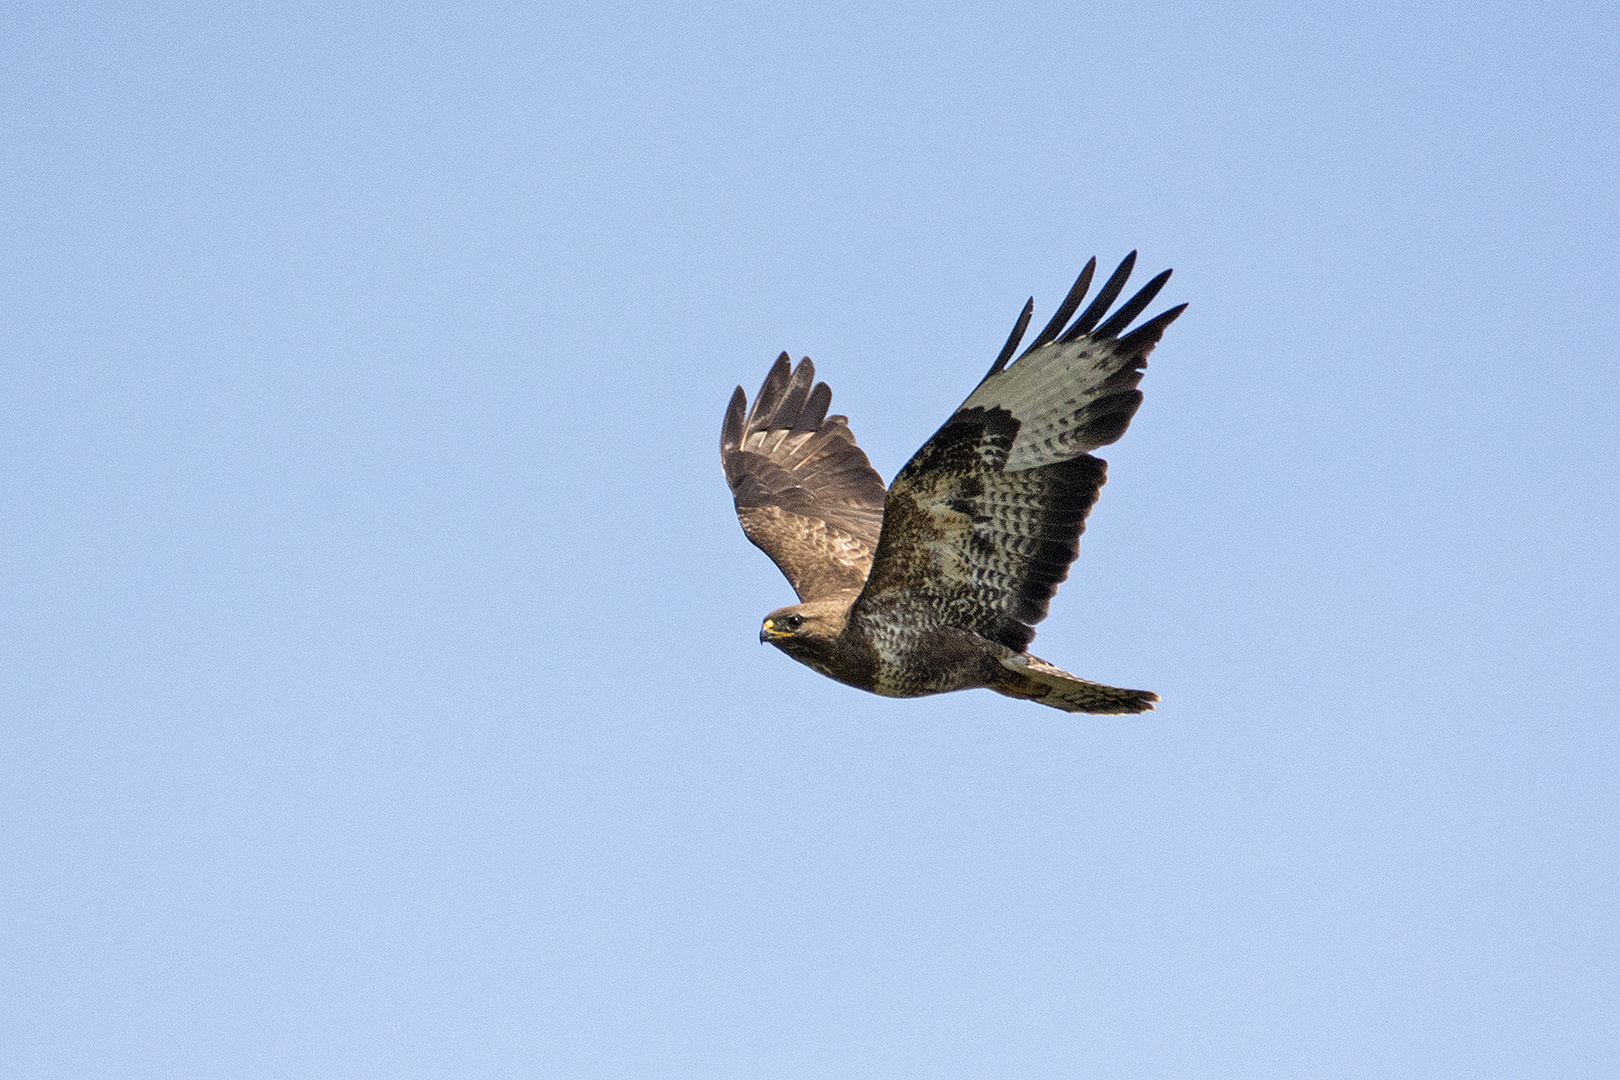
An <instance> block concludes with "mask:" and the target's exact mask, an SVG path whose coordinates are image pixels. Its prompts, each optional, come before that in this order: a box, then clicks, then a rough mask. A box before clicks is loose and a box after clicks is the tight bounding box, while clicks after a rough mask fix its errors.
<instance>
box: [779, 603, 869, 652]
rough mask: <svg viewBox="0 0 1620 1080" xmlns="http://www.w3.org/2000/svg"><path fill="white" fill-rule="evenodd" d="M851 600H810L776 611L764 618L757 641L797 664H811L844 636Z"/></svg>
mask: <svg viewBox="0 0 1620 1080" xmlns="http://www.w3.org/2000/svg"><path fill="white" fill-rule="evenodd" d="M851 599H852V597H838V598H834V599H827V600H812V601H810V602H809V603H804V604H794V605H793V606H792V607H785V608H778V609H776V610H775V611H773V612H771V613H770V614H769V615H767V616H765V622H764V623H763V624H762V625H761V626H760V628H759V640H760V641H763V642H769V643H770V644H772V645H775V646H776V647H777V648H778V649H781V650H782V651H783V652H785V653H787V654H788V655H789V656H791V657H793V658H794V659H796V660H802V661H804V662H805V663H810V664H813V663H814V662H815V660H817V659H819V658H820V657H821V656H822V655H823V654H824V653H828V652H830V651H831V650H832V649H833V648H834V647H835V646H836V644H837V641H838V635H839V634H842V633H843V632H844V620H845V617H846V616H847V615H848V614H849V603H850V600H851Z"/></svg>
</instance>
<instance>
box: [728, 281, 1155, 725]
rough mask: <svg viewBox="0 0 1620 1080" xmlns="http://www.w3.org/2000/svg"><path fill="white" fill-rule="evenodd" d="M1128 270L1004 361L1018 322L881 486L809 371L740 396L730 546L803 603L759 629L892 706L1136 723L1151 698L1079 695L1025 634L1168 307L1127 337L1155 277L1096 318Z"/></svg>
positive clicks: (1136, 402) (1080, 291)
mask: <svg viewBox="0 0 1620 1080" xmlns="http://www.w3.org/2000/svg"><path fill="white" fill-rule="evenodd" d="M1135 264H1136V252H1134V251H1133V252H1131V253H1130V254H1129V255H1128V256H1126V257H1125V261H1124V262H1122V263H1120V265H1119V269H1117V270H1115V271H1114V273H1113V275H1112V276H1111V277H1109V279H1108V281H1107V282H1106V283H1105V284H1104V285H1103V287H1102V291H1101V292H1099V293H1098V294H1097V297H1096V299H1094V300H1093V301H1092V302H1091V303H1090V304H1089V305H1088V306H1087V307H1086V309H1085V311H1083V312H1081V313H1080V316H1079V318H1077V319H1075V320H1074V322H1073V323H1070V322H1069V319H1070V317H1071V316H1073V315H1074V313H1075V311H1076V310H1078V309H1079V307H1080V304H1081V303H1082V302H1083V301H1084V300H1085V296H1086V292H1087V290H1088V289H1089V288H1090V286H1091V277H1092V274H1093V273H1094V272H1095V270H1096V268H1097V260H1096V259H1092V260H1091V261H1090V262H1088V263H1086V268H1085V269H1084V270H1082V271H1081V272H1080V277H1079V278H1078V279H1077V280H1076V281H1075V283H1074V288H1073V289H1071V290H1069V295H1068V297H1067V298H1065V299H1064V301H1063V303H1062V304H1061V305H1059V306H1058V310H1057V314H1056V315H1054V316H1053V317H1052V321H1051V322H1049V323H1047V324H1046V329H1044V330H1042V331H1041V332H1040V333H1039V334H1037V335H1036V336H1035V339H1034V341H1032V342H1031V343H1030V345H1029V348H1027V349H1025V350H1024V351H1023V353H1022V354H1020V355H1019V357H1018V359H1017V360H1016V361H1014V362H1013V363H1011V364H1009V363H1008V361H1009V360H1011V359H1012V355H1013V352H1014V351H1015V350H1016V349H1017V348H1018V345H1019V343H1020V342H1021V341H1022V340H1023V337H1024V331H1025V330H1026V329H1028V327H1029V317H1030V315H1031V314H1032V313H1033V312H1034V310H1035V304H1034V300H1033V299H1031V301H1030V302H1029V303H1028V304H1026V305H1024V311H1023V314H1021V315H1020V316H1019V317H1018V323H1017V325H1016V326H1014V327H1013V331H1012V334H1011V335H1010V336H1009V337H1008V338H1007V344H1006V345H1005V346H1003V347H1002V350H1001V354H1000V355H999V356H997V357H996V361H995V363H994V364H992V365H990V371H989V374H987V375H985V377H984V379H983V380H982V381H981V382H980V383H979V385H978V387H977V388H976V389H975V390H974V391H973V393H971V394H969V395H968V398H967V400H966V401H964V402H962V405H961V407H960V408H958V409H957V410H956V412H954V413H952V414H951V418H950V419H949V420H947V421H945V426H944V427H942V428H940V429H939V430H938V431H937V432H935V433H934V436H933V437H932V438H931V439H929V440H928V441H927V442H926V443H924V444H923V447H922V449H921V450H918V451H917V453H916V455H915V456H914V457H912V459H911V460H910V461H909V462H907V463H906V466H905V468H903V469H901V470H900V473H899V475H898V476H896V477H895V478H894V483H893V484H891V485H889V487H888V489H887V491H885V489H884V486H883V479H882V478H881V477H880V476H878V474H877V473H876V472H875V471H874V470H873V469H872V466H871V464H870V463H868V461H867V460H866V455H865V454H864V453H863V452H862V451H861V449H860V447H858V446H856V445H855V436H854V435H853V434H851V433H850V430H849V421H848V419H847V418H846V417H843V416H828V415H827V407H828V405H830V404H831V403H832V391H831V390H830V389H828V387H827V384H826V383H818V382H816V381H815V379H816V369H815V367H814V365H812V364H811V363H810V360H809V358H808V357H806V358H804V359H802V360H800V361H799V363H798V366H797V367H794V366H793V365H792V364H791V363H790V362H789V358H788V354H787V353H783V354H782V355H781V356H779V357H777V359H776V363H775V364H773V365H772V366H771V370H770V374H768V375H767V376H766V377H765V383H764V385H763V386H761V387H760V388H759V394H758V395H757V396H756V397H755V398H754V404H753V407H752V408H749V407H748V395H746V394H745V393H743V389H742V387H740V386H739V387H738V388H737V391H736V393H734V394H733V395H732V397H731V404H730V405H729V406H728V407H727V409H726V419H725V424H724V426H723V427H722V428H721V430H720V460H721V463H722V464H723V465H724V467H725V471H726V481H727V482H728V483H729V484H730V485H731V491H732V494H733V496H735V499H736V505H737V518H738V520H739V521H741V522H742V527H743V532H744V533H746V534H747V535H748V539H750V540H752V541H753V542H754V543H755V544H756V545H758V546H759V547H760V548H761V549H762V550H763V551H764V552H765V554H767V555H769V556H770V557H771V560H772V561H773V562H775V563H776V565H777V567H778V568H780V569H781V571H782V573H783V574H784V575H786V576H787V579H788V581H789V582H790V583H791V584H792V585H793V589H794V591H795V592H797V593H798V594H799V601H800V602H799V603H797V604H794V605H792V606H791V607H785V608H780V609H778V610H776V611H773V612H771V613H770V615H768V616H767V617H766V619H765V623H764V625H763V627H762V628H761V629H760V632H759V639H760V641H762V642H765V641H768V642H770V643H771V644H772V645H775V646H776V647H777V648H778V649H781V650H782V651H783V652H785V653H787V654H788V655H789V656H791V657H793V659H795V660H798V661H800V662H801V663H804V664H808V665H809V666H810V667H812V668H815V669H816V670H817V671H819V672H821V673H822V674H823V675H828V676H831V677H832V678H834V679H837V680H838V681H839V682H843V683H848V684H849V685H850V686H855V687H859V688H860V689H862V690H870V691H872V692H873V693H876V694H883V695H885V696H888V697H917V696H920V695H923V694H939V693H944V692H946V691H950V690H966V689H969V688H971V687H988V688H989V689H991V690H994V691H996V692H997V693H999V694H1005V695H1007V696H1008V697H1014V698H1027V699H1029V700H1032V701H1038V702H1040V703H1041V704H1043V705H1050V706H1052V707H1053V708H1056V709H1063V710H1065V711H1067V712H1086V713H1139V712H1145V711H1146V710H1148V709H1151V708H1153V703H1154V702H1156V701H1158V700H1159V696H1158V695H1157V694H1154V693H1151V692H1149V691H1146V690H1124V689H1120V688H1119V687H1114V686H1104V685H1102V684H1101V683H1094V682H1088V681H1087V680H1085V679H1080V678H1076V677H1075V676H1073V675H1070V674H1069V673H1068V672H1066V671H1063V670H1062V669H1060V668H1057V667H1054V666H1053V665H1051V664H1049V663H1047V662H1046V661H1045V660H1041V659H1038V658H1037V657H1034V656H1031V655H1030V654H1029V652H1028V649H1029V643H1030V640H1031V639H1032V638H1034V636H1035V630H1034V627H1033V624H1034V623H1037V622H1039V621H1040V620H1042V619H1044V618H1045V617H1046V610H1047V605H1048V604H1049V603H1050V602H1051V599H1052V594H1053V593H1054V592H1056V591H1057V586H1058V583H1059V582H1061V581H1063V580H1064V579H1065V578H1067V577H1068V576H1069V564H1070V563H1071V562H1073V561H1074V558H1075V556H1076V555H1077V554H1079V551H1080V533H1081V532H1082V531H1083V530H1084V529H1085V525H1086V515H1087V514H1088V513H1089V512H1090V510H1091V507H1092V504H1093V503H1095V502H1096V501H1097V493H1098V490H1099V489H1100V488H1101V487H1102V485H1103V480H1104V477H1105V473H1106V470H1107V464H1106V463H1105V462H1104V461H1102V460H1101V459H1099V458H1095V457H1092V456H1091V454H1090V453H1089V451H1092V450H1095V449H1096V448H1098V447H1099V446H1107V445H1108V444H1109V443H1111V442H1113V441H1114V440H1116V439H1118V438H1119V437H1120V436H1121V435H1123V434H1125V429H1126V427H1128V426H1129V425H1130V422H1131V417H1132V416H1134V415H1135V414H1136V410H1137V407H1138V406H1140V405H1141V404H1142V392H1141V391H1140V390H1138V389H1137V384H1138V383H1139V382H1141V381H1142V369H1143V368H1145V367H1146V366H1147V355H1148V353H1149V352H1151V351H1152V350H1153V346H1154V345H1156V344H1157V343H1158V341H1159V338H1160V337H1161V336H1163V334H1164V330H1165V327H1167V326H1169V325H1170V323H1171V322H1173V321H1174V320H1175V318H1176V316H1178V315H1180V314H1181V313H1182V311H1183V310H1185V309H1186V306H1187V305H1186V304H1182V305H1180V306H1179V307H1174V308H1171V309H1170V310H1168V311H1165V312H1163V313H1162V314H1159V315H1156V316H1154V317H1153V318H1151V319H1149V320H1147V321H1146V322H1144V323H1142V324H1141V325H1140V326H1138V327H1137V328H1136V329H1134V330H1131V331H1130V332H1128V333H1127V332H1125V330H1126V327H1127V326H1129V325H1130V323H1131V321H1132V320H1133V319H1135V318H1136V317H1137V316H1138V315H1140V314H1141V313H1142V311H1143V309H1145V308H1146V307H1147V306H1148V304H1149V303H1151V302H1152V300H1153V298H1154V297H1155V296H1157V295H1158V293H1159V290H1160V289H1162V288H1163V287H1164V283H1165V282H1166V281H1167V280H1169V277H1170V271H1168V270H1166V271H1165V272H1164V273H1162V274H1160V275H1159V276H1158V277H1156V278H1154V279H1153V280H1152V281H1150V282H1148V283H1147V284H1146V285H1145V286H1143V287H1142V290H1141V291H1140V292H1138V293H1137V294H1136V295H1135V296H1133V297H1131V299H1129V300H1127V301H1126V302H1125V303H1124V304H1123V305H1121V306H1120V308H1119V309H1118V310H1117V311H1115V312H1114V313H1113V314H1112V315H1109V314H1108V309H1109V308H1110V307H1111V306H1112V305H1113V303H1114V301H1115V300H1116V299H1118V297H1119V294H1120V292H1121V290H1122V289H1123V288H1124V287H1125V281H1126V279H1127V278H1129V277H1130V274H1131V269H1132V267H1134V266H1135Z"/></svg>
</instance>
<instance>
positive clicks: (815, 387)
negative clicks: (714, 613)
mask: <svg viewBox="0 0 1620 1080" xmlns="http://www.w3.org/2000/svg"><path fill="white" fill-rule="evenodd" d="M815 379H816V368H815V365H814V364H812V363H810V359H809V357H806V358H805V359H803V360H800V361H799V366H798V367H796V368H795V367H792V365H791V364H790V363H789V362H788V354H787V353H783V354H782V355H781V356H779V357H777V358H776V363H775V364H773V365H771V371H770V374H769V375H767V376H765V383H764V385H763V386H761V387H760V388H759V394H758V395H757V396H756V397H755V398H754V407H753V408H752V409H747V411H746V414H745V412H744V410H745V409H746V407H747V405H748V396H747V395H746V394H744V393H743V389H742V387H740V386H739V387H737V391H736V393H734V394H732V395H731V404H730V406H729V407H727V409H726V421H725V424H724V426H723V427H721V429H720V462H721V464H722V465H724V466H725V470H726V482H727V483H729V484H730V485H731V493H732V495H733V496H734V497H735V499H736V502H737V520H738V521H740V522H742V527H743V532H745V533H747V534H748V539H750V540H752V541H753V542H754V543H755V544H756V545H757V546H758V547H759V548H760V550H761V551H763V552H765V554H767V555H769V556H770V557H771V561H772V562H774V563H776V565H777V567H778V568H779V569H780V570H781V571H782V573H783V574H784V575H786V577H787V579H788V581H789V582H791V583H792V585H793V591H794V592H796V593H798V594H799V599H800V600H805V601H808V600H815V599H818V598H819V597H823V596H827V595H829V594H831V593H835V592H838V591H840V590H843V589H858V588H860V587H861V584H862V583H863V582H864V581H865V580H866V571H867V570H868V569H869V568H870V567H871V565H872V552H873V550H874V549H875V548H876V547H877V542H878V533H879V531H880V530H881V529H882V527H883V478H882V477H881V476H879V475H878V474H877V472H876V470H874V469H873V468H872V466H871V464H870V463H868V462H867V460H866V455H865V454H864V453H862V452H861V448H860V447H859V446H856V445H855V436H854V435H852V434H851V433H850V430H849V421H848V420H847V419H846V418H845V417H842V416H828V415H827V406H828V405H830V404H832V390H831V389H830V388H828V386H827V384H826V383H818V382H816V381H815Z"/></svg>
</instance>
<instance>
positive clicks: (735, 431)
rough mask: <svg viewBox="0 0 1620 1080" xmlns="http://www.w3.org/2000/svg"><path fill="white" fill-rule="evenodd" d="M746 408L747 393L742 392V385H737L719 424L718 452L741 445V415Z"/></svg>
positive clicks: (745, 411)
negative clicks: (723, 418)
mask: <svg viewBox="0 0 1620 1080" xmlns="http://www.w3.org/2000/svg"><path fill="white" fill-rule="evenodd" d="M747 409H748V395H747V394H745V393H743V388H742V387H740V386H739V387H737V389H736V390H735V391H733V392H732V395H731V404H729V405H727V406H726V419H725V422H724V423H723V424H721V425H720V452H721V453H722V454H724V453H725V452H726V451H727V450H728V449H730V448H731V447H734V446H741V445H742V434H743V417H744V416H745V415H746V413H747Z"/></svg>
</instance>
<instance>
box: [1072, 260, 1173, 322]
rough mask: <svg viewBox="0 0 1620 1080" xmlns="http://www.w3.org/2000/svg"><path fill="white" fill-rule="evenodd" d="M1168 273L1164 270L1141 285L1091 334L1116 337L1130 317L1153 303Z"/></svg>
mask: <svg viewBox="0 0 1620 1080" xmlns="http://www.w3.org/2000/svg"><path fill="white" fill-rule="evenodd" d="M1170 273H1171V272H1170V271H1169V270H1166V271H1165V272H1164V273H1162V274H1160V275H1159V276H1158V277H1156V278H1154V279H1153V280H1152V281H1150V282H1148V283H1147V284H1146V285H1144V286H1142V288H1141V289H1140V291H1138V292H1137V294H1136V295H1135V296H1133V297H1131V298H1130V299H1129V300H1127V301H1125V303H1124V304H1123V305H1121V306H1120V309H1119V310H1118V311H1116V312H1114V314H1113V315H1111V316H1109V318H1108V321H1107V322H1105V323H1103V324H1102V325H1101V326H1099V327H1097V329H1096V331H1095V332H1094V333H1093V334H1092V336H1093V337H1098V338H1111V337H1118V336H1119V332H1120V331H1121V330H1123V329H1125V328H1126V327H1127V326H1129V325H1131V320H1132V319H1134V318H1136V317H1137V316H1138V315H1140V314H1142V309H1143V308H1145V307H1147V306H1148V305H1149V304H1151V303H1153V298H1154V297H1155V296H1158V295H1159V290H1160V289H1162V288H1164V283H1165V282H1167V281H1169V280H1170Z"/></svg>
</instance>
